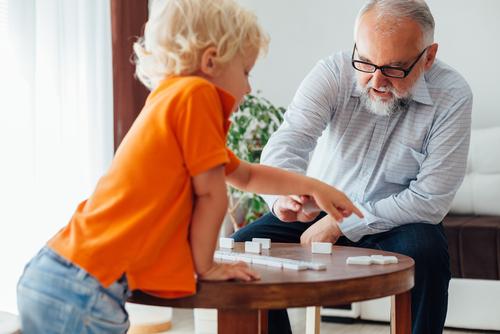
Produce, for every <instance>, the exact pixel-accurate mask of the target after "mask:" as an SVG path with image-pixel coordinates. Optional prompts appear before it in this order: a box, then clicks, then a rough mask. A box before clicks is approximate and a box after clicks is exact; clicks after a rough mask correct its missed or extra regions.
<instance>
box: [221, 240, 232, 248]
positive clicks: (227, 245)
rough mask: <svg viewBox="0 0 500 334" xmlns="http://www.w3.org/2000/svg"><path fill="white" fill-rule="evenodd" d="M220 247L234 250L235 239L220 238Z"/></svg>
mask: <svg viewBox="0 0 500 334" xmlns="http://www.w3.org/2000/svg"><path fill="white" fill-rule="evenodd" d="M219 247H220V248H228V249H232V248H234V239H233V238H219Z"/></svg>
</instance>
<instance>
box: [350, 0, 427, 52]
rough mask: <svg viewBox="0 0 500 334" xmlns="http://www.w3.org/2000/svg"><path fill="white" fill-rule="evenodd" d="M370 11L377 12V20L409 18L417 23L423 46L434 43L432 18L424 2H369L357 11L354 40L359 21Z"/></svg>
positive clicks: (403, 0)
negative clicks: (383, 18) (374, 10)
mask: <svg viewBox="0 0 500 334" xmlns="http://www.w3.org/2000/svg"><path fill="white" fill-rule="evenodd" d="M372 9H376V10H377V14H378V18H382V17H387V16H389V17H392V18H396V19H400V18H410V19H412V20H414V21H415V22H417V23H418V25H419V26H420V28H421V30H422V37H423V38H422V43H423V44H424V45H423V46H428V45H430V44H432V43H433V42H434V26H435V23H434V17H433V16H432V13H431V10H430V9H429V6H427V4H426V3H425V1H424V0H369V1H368V2H367V3H366V4H365V5H364V6H363V7H362V8H361V9H360V11H359V13H358V16H357V17H356V24H355V27H354V38H356V34H357V30H358V25H359V20H360V19H361V17H362V16H363V15H364V14H366V13H367V12H369V11H370V10H372Z"/></svg>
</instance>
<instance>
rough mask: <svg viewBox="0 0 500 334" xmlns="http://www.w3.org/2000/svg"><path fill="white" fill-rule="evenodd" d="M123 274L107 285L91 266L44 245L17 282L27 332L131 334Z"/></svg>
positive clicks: (18, 298)
mask: <svg viewBox="0 0 500 334" xmlns="http://www.w3.org/2000/svg"><path fill="white" fill-rule="evenodd" d="M128 296H129V291H128V286H127V280H126V277H125V275H123V276H122V277H121V278H120V279H119V280H117V281H116V282H114V283H113V284H112V285H111V286H109V287H108V288H104V287H103V286H102V285H101V284H100V283H99V282H98V281H97V280H96V279H95V278H93V277H92V276H90V275H89V274H88V273H87V272H86V271H85V270H83V269H81V268H79V267H77V266H75V265H73V264H72V263H71V262H69V261H67V260H65V259H64V258H62V257H61V256H59V255H58V254H57V253H55V252H54V251H52V250H51V249H50V248H48V247H44V248H43V249H42V250H41V251H40V252H39V253H38V254H37V255H36V256H35V257H34V258H33V259H32V260H31V261H30V262H29V263H28V264H27V265H26V268H25V269H24V273H23V275H22V276H21V278H20V280H19V283H18V286H17V303H18V308H19V315H20V319H21V327H22V331H23V333H24V334H30V333H126V332H127V330H128V328H129V320H128V314H127V312H126V311H125V301H126V300H127V298H128Z"/></svg>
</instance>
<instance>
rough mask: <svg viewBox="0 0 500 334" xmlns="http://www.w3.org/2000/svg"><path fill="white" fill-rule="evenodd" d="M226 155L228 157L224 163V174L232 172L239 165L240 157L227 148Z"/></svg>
mask: <svg viewBox="0 0 500 334" xmlns="http://www.w3.org/2000/svg"><path fill="white" fill-rule="evenodd" d="M227 156H228V157H229V162H228V163H227V164H226V170H225V172H226V175H229V174H231V173H232V172H234V171H235V170H236V169H237V168H238V167H239V165H240V159H238V157H237V156H236V154H234V153H233V151H231V150H230V149H227Z"/></svg>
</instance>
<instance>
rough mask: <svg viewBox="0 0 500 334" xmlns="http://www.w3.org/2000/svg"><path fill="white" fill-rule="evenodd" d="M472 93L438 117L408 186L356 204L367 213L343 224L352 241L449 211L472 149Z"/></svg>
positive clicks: (437, 218) (434, 220) (433, 218)
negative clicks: (383, 196) (397, 191)
mask: <svg viewBox="0 0 500 334" xmlns="http://www.w3.org/2000/svg"><path fill="white" fill-rule="evenodd" d="M471 110H472V94H468V95H467V96H465V97H463V98H462V99H460V100H458V101H457V102H456V103H455V104H454V105H453V106H452V107H451V108H450V109H449V110H447V111H446V112H443V113H441V115H440V116H439V117H438V118H437V119H436V120H435V122H434V125H433V127H432V128H431V133H430V135H429V141H428V145H427V147H426V153H427V157H426V158H425V159H424V161H423V162H422V165H421V168H420V171H419V173H418V175H417V177H416V179H415V180H413V181H411V182H410V184H409V186H408V188H407V189H405V190H403V191H402V192H400V193H397V194H394V195H392V196H390V197H387V198H384V199H382V200H379V201H376V202H367V203H363V204H358V203H355V204H356V205H357V206H358V207H359V208H360V209H361V210H362V211H363V214H364V216H365V218H364V219H363V220H361V219H357V218H356V217H354V216H351V217H349V218H346V219H345V220H344V221H343V222H342V223H341V224H340V229H341V231H342V233H343V234H344V235H345V236H347V237H348V238H349V239H351V240H352V241H358V240H359V239H360V238H361V237H362V236H363V235H367V234H375V233H380V232H384V231H388V230H390V229H392V228H394V227H397V226H400V225H403V224H409V223H416V222H421V223H430V224H438V223H439V222H441V221H442V219H443V218H444V216H445V215H446V213H447V212H448V210H449V208H450V206H451V202H452V200H453V197H454V196H455V193H456V192H457V190H458V188H459V186H460V184H461V182H462V180H463V178H464V175H465V169H466V164H467V153H468V150H469V139H470V126H471Z"/></svg>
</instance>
